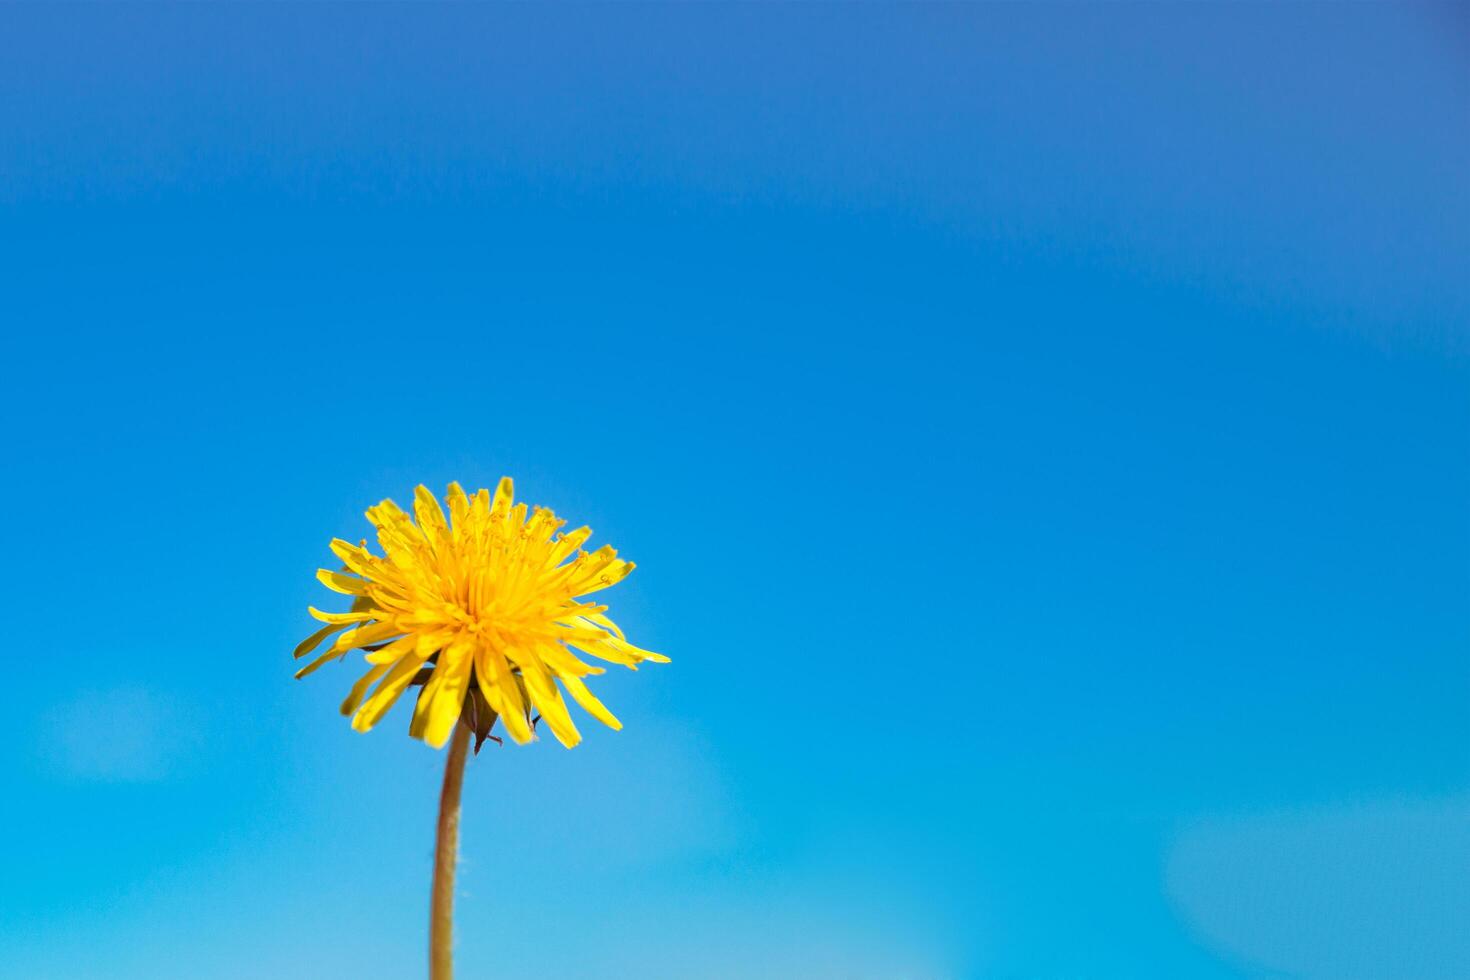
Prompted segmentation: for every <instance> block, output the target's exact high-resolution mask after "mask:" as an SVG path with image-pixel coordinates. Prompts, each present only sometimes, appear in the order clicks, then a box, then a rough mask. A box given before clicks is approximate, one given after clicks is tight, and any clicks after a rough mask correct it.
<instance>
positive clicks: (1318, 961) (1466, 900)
mask: <svg viewBox="0 0 1470 980" xmlns="http://www.w3.org/2000/svg"><path fill="white" fill-rule="evenodd" d="M1165 876H1166V886H1167V889H1168V892H1169V895H1170V897H1171V899H1172V900H1173V901H1174V903H1175V905H1176V908H1177V909H1178V911H1179V912H1180V914H1181V915H1182V916H1183V917H1184V918H1185V919H1186V920H1187V921H1188V922H1189V923H1190V924H1191V926H1192V927H1193V928H1194V929H1195V931H1196V932H1197V934H1198V935H1199V936H1200V937H1201V938H1202V939H1203V940H1205V941H1206V942H1207V943H1208V944H1210V945H1212V946H1214V947H1216V948H1218V949H1220V950H1221V951H1222V952H1225V953H1227V954H1229V955H1233V956H1235V957H1237V958H1239V959H1240V960H1242V961H1245V962H1248V963H1251V964H1254V965H1258V966H1263V967H1266V968H1269V969H1274V970H1280V971H1284V972H1286V973H1288V974H1290V975H1292V976H1298V977H1302V978H1306V980H1311V978H1316V977H1321V978H1335V980H1351V978H1355V977H1363V978H1379V977H1415V978H1422V980H1430V978H1436V977H1446V978H1449V977H1467V976H1470V928H1467V923H1470V798H1458V799H1452V800H1443V801H1438V802H1434V801H1379V802H1373V803H1362V804H1355V805H1351V806H1338V807H1325V808H1316V809H1304V810H1296V811H1287V812H1279V813H1271V814H1263V815H1256V816H1244V817H1231V818H1220V819H1211V820H1205V821H1201V822H1199V823H1197V824H1195V825H1194V826H1191V827H1189V828H1187V829H1186V830H1185V831H1184V832H1183V833H1181V834H1180V835H1179V837H1178V838H1177V839H1176V840H1175V841H1174V843H1173V845H1172V847H1171V849H1170V852H1169V855H1168V859H1167V864H1166V868H1165Z"/></svg>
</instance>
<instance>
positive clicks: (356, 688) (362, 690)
mask: <svg viewBox="0 0 1470 980" xmlns="http://www.w3.org/2000/svg"><path fill="white" fill-rule="evenodd" d="M387 672H388V665H387V664H379V665H378V666H376V667H374V668H372V669H371V670H369V671H368V672H367V673H366V674H363V675H362V676H361V677H359V678H358V680H357V683H356V684H353V685H352V690H351V691H349V692H347V698H346V700H344V701H343V702H342V708H341V711H342V713H343V714H344V715H350V714H352V713H353V712H354V711H356V710H357V706H358V705H359V704H362V696H363V695H364V694H366V693H367V689H368V688H369V687H372V685H373V681H375V680H377V679H378V678H379V677H382V676H383V675H384V674H386V673H387Z"/></svg>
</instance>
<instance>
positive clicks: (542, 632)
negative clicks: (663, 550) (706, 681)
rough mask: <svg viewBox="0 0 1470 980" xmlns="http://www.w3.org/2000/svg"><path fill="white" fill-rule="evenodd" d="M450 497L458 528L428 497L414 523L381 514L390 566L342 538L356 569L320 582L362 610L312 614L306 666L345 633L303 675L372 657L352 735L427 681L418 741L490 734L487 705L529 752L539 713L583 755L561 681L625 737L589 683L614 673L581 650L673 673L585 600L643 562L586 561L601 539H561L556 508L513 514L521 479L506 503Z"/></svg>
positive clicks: (605, 552) (304, 648)
mask: <svg viewBox="0 0 1470 980" xmlns="http://www.w3.org/2000/svg"><path fill="white" fill-rule="evenodd" d="M445 500H446V502H447V503H448V505H449V516H448V518H447V519H446V517H445V515H444V510H443V509H442V508H441V507H440V505H439V501H438V500H437V499H436V498H435V497H434V495H433V494H432V493H430V492H429V491H428V490H427V489H426V488H424V487H422V486H420V487H419V488H418V489H417V490H416V491H415V492H414V503H413V510H414V516H413V517H410V516H409V515H408V514H407V513H405V512H404V511H403V510H402V509H401V508H400V507H399V506H398V505H397V504H395V503H394V502H393V501H391V500H384V501H383V502H382V503H380V504H378V505H377V506H376V507H372V508H369V510H368V512H367V518H368V520H369V521H370V522H371V523H372V525H373V527H374V528H376V530H377V540H378V545H379V546H380V547H381V548H382V551H383V554H382V556H379V555H375V554H373V553H372V552H371V551H369V550H368V548H367V542H366V541H363V542H362V543H361V544H360V545H353V544H350V543H348V542H346V541H343V540H341V539H336V540H333V541H332V545H331V548H332V551H333V553H334V554H336V556H337V557H338V558H339V559H341V561H342V564H343V566H344V567H343V569H342V570H341V571H333V570H330V569H322V570H320V571H318V572H317V578H318V579H320V580H321V582H322V584H323V585H325V586H326V587H327V588H329V589H332V590H333V591H336V592H340V593H342V594H344V595H349V596H352V597H353V602H352V608H351V609H350V610H349V611H348V612H341V613H333V612H322V611H321V610H318V609H314V608H313V609H311V610H310V612H311V615H312V616H314V617H315V618H316V619H318V620H320V621H321V622H323V623H325V624H326V625H325V626H324V627H323V628H322V629H320V630H318V631H317V632H316V633H313V634H312V635H311V636H310V637H308V638H307V639H306V640H305V641H304V642H303V643H302V644H301V645H300V646H299V647H297V648H296V656H297V657H304V656H306V655H308V654H310V653H311V652H313V651H314V650H316V649H317V647H319V646H320V645H321V644H322V643H323V642H325V641H326V640H327V639H329V638H331V637H333V636H334V635H335V634H338V633H341V635H340V636H337V637H336V639H335V641H334V642H333V643H332V644H331V646H329V647H328V648H327V650H326V652H325V653H322V654H321V655H320V656H318V657H317V658H316V659H315V660H313V661H312V662H311V663H309V664H307V665H306V666H305V667H303V668H302V669H301V670H300V671H298V672H297V674H296V676H297V677H305V676H306V675H307V674H309V673H311V672H312V671H314V670H316V669H317V668H318V667H320V666H322V665H323V664H325V663H326V662H327V661H329V660H334V659H337V658H340V657H344V656H346V655H347V654H348V653H349V652H350V651H352V650H357V649H360V650H363V651H365V653H366V662H367V664H368V671H367V673H366V674H364V675H363V676H362V678H361V679H359V680H358V681H357V683H356V684H354V685H353V687H352V691H351V692H350V693H349V694H348V695H347V700H345V701H343V702H342V713H343V714H344V715H351V716H352V727H353V728H355V729H357V730H358V731H363V732H365V731H367V730H368V729H370V728H372V727H373V726H374V725H375V724H377V723H378V721H379V720H380V719H381V718H382V717H383V715H384V714H386V713H387V711H388V709H389V708H391V707H392V706H393V704H394V703H395V702H396V701H397V700H398V699H399V698H400V697H401V696H402V695H403V693H404V692H405V691H407V690H408V689H409V688H410V687H411V686H413V685H415V684H421V685H422V690H421V691H420V693H419V697H418V702H417V704H416V706H415V708H414V712H413V718H412V721H411V723H410V725H409V734H411V735H413V736H414V737H415V738H421V739H423V740H424V741H425V742H427V743H429V744H430V745H432V746H434V747H436V748H438V747H440V746H442V745H444V743H445V742H446V741H447V740H448V739H449V737H450V735H451V733H452V732H454V730H455V724H456V722H458V721H459V720H460V719H461V717H462V716H465V717H466V719H467V720H466V723H467V724H468V725H469V726H470V727H471V728H479V729H480V734H481V737H483V736H484V733H485V732H487V731H488V724H487V723H486V722H487V719H486V718H485V717H479V718H477V719H471V718H470V715H471V714H472V713H473V712H474V706H475V705H476V704H479V703H480V700H481V699H483V705H481V707H480V711H481V713H482V714H483V715H488V721H489V722H493V721H494V720H495V718H496V717H498V718H499V719H500V720H501V721H502V722H503V724H504V725H505V730H506V731H507V732H509V733H510V736H511V738H513V739H515V740H516V741H517V742H522V743H524V742H527V741H530V739H531V738H532V734H533V727H532V726H533V718H532V713H533V712H534V713H536V714H538V715H539V716H540V717H541V718H542V719H544V720H545V721H546V723H547V724H548V725H549V726H550V728H551V731H552V733H553V734H555V735H556V737H557V739H559V740H560V741H561V743H562V744H563V745H565V746H567V747H568V748H570V747H572V746H573V745H576V744H577V742H578V741H580V740H581V735H580V734H579V733H578V731H577V728H576V726H575V725H574V724H573V723H572V718H571V715H570V714H569V713H568V712H567V706H566V703H565V701H563V699H562V693H561V690H560V689H559V688H558V686H557V684H558V682H559V683H560V685H561V687H562V688H565V689H566V692H567V693H568V694H570V695H571V696H572V699H573V700H575V701H576V702H577V703H578V704H579V705H581V706H582V707H583V708H584V709H585V710H586V711H587V712H588V713H590V714H591V715H592V716H593V717H595V718H597V719H598V720H599V721H601V722H603V723H604V724H606V725H608V726H610V727H612V728H614V729H616V728H621V727H622V725H621V723H620V722H619V721H618V719H617V718H615V717H614V716H613V714H612V712H610V711H608V710H607V708H606V707H604V706H603V704H602V702H601V701H599V700H598V699H597V698H596V697H595V696H594V695H593V694H592V692H591V691H589V690H588V689H587V685H586V683H585V682H584V681H583V678H585V677H588V676H590V675H593V674H601V673H603V668H601V667H598V666H594V665H593V664H590V663H587V662H586V661H584V660H582V659H581V658H580V657H578V656H577V652H580V653H582V654H586V655H587V656H589V657H594V658H596V659H599V660H604V661H607V662H609V663H615V664H622V665H623V666H626V667H628V668H631V669H634V670H636V669H637V665H638V664H639V663H640V662H641V661H644V660H652V661H656V662H659V663H667V662H668V658H667V657H663V656H660V655H659V654H656V653H652V652H650V651H648V650H642V649H639V648H638V647H636V646H633V645H632V644H631V643H629V642H628V641H627V639H626V638H625V637H624V636H623V632H622V630H620V629H618V627H617V625H616V624H614V623H613V621H612V620H611V619H608V618H607V616H606V613H607V607H606V606H603V605H599V604H597V603H596V602H592V601H588V600H587V599H586V598H585V597H586V596H589V595H592V594H593V593H596V592H598V591H600V590H602V589H605V588H607V587H608V586H610V585H615V584H616V583H618V582H619V581H621V580H622V579H623V578H625V577H626V576H627V574H628V573H629V572H631V571H632V570H633V563H632V562H628V561H623V560H621V559H620V558H618V556H617V552H616V551H614V550H613V549H612V548H610V547H603V548H601V549H599V550H597V551H594V552H591V553H588V552H586V551H583V550H580V549H581V546H582V544H583V543H585V542H586V541H587V539H588V537H590V536H591V534H592V532H591V530H590V529H589V528H586V527H582V528H578V529H577V530H575V531H570V532H567V533H559V532H560V529H561V528H562V526H563V525H564V524H565V523H566V522H565V521H562V520H558V519H557V517H556V515H555V514H553V513H552V512H551V511H550V510H547V509H546V508H543V507H536V508H532V509H530V510H529V511H528V510H527V507H526V505H525V504H524V503H520V504H513V503H512V500H511V481H510V479H509V478H506V479H502V480H501V481H500V485H499V486H498V487H497V488H496V490H495V494H494V496H493V497H492V496H491V494H490V492H489V491H488V490H481V491H479V492H478V493H477V494H475V495H474V496H473V497H471V496H468V495H467V494H466V493H465V492H464V490H462V489H461V488H460V486H459V484H457V483H451V484H450V485H449V492H448V493H447V494H446V495H445ZM415 518H417V521H415ZM343 630H347V632H345V633H342V631H343ZM574 651H576V652H574ZM374 685H376V686H374ZM369 688H371V689H372V693H371V694H369V693H368V691H369Z"/></svg>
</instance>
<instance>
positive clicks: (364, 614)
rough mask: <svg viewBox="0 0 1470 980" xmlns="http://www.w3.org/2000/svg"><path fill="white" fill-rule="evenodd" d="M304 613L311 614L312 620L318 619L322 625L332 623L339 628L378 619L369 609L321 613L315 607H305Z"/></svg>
mask: <svg viewBox="0 0 1470 980" xmlns="http://www.w3.org/2000/svg"><path fill="white" fill-rule="evenodd" d="M306 611H307V612H309V613H311V615H312V618H313V619H318V620H320V621H321V622H323V623H333V624H335V625H337V626H339V627H340V626H346V625H348V624H350V623H366V622H368V621H369V620H373V619H377V618H378V614H377V613H376V612H374V611H373V610H369V609H364V610H362V611H361V612H345V613H330V612H322V611H321V610H320V609H318V608H316V607H315V606H307V607H306Z"/></svg>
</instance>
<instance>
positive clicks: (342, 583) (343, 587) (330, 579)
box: [316, 568, 368, 595]
mask: <svg viewBox="0 0 1470 980" xmlns="http://www.w3.org/2000/svg"><path fill="white" fill-rule="evenodd" d="M316 577H317V581H319V582H321V583H322V584H323V585H325V586H326V587H327V588H329V589H331V590H332V591H333V592H340V593H342V594H343V595H367V586H368V584H367V583H366V582H364V581H363V580H362V579H360V578H353V577H352V576H350V575H343V574H342V573H341V572H334V571H331V570H330V569H326V568H318V569H317V570H316Z"/></svg>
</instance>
